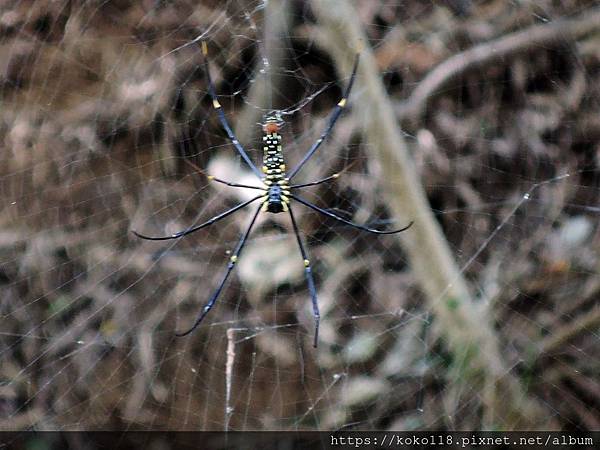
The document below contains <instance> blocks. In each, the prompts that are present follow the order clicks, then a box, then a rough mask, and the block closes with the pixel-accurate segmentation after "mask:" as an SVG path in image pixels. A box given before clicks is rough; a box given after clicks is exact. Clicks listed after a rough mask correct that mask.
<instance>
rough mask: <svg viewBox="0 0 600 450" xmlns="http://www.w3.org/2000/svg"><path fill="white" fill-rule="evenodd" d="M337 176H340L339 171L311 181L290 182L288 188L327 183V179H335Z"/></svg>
mask: <svg viewBox="0 0 600 450" xmlns="http://www.w3.org/2000/svg"><path fill="white" fill-rule="evenodd" d="M339 176H340V174H339V173H334V174H333V175H330V176H328V177H326V178H323V179H321V180H317V181H311V182H310V183H302V184H292V185H291V186H289V188H290V189H294V188H303V187H308V186H317V185H319V184H323V183H327V182H328V181H331V180H335V179H336V178H338V177H339Z"/></svg>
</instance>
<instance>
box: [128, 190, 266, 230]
mask: <svg viewBox="0 0 600 450" xmlns="http://www.w3.org/2000/svg"><path fill="white" fill-rule="evenodd" d="M261 197H263V196H262V195H258V196H256V197H254V198H251V199H250V200H248V201H245V202H243V203H240V204H239V205H236V206H234V207H233V208H231V209H228V210H227V211H225V212H222V213H221V214H217V215H216V216H215V217H213V218H212V219H209V220H207V221H206V222H204V223H201V224H200V225H197V226H195V227H192V228H188V229H187V230H182V231H179V232H177V233H175V234H172V235H171V236H146V235H144V234H141V233H138V232H137V231H135V230H131V232H132V233H133V234H135V235H136V236H137V237H139V238H142V239H146V240H148V241H166V240H168V239H178V238H180V237H183V236H187V235H188V234H192V233H193V232H194V231H198V230H200V229H201V228H205V227H208V226H210V225H212V224H213V223H215V222H217V221H219V220H221V219H224V218H225V217H227V216H229V215H230V214H233V213H234V212H236V211H238V210H240V209H242V208H244V207H246V206H248V205H249V204H250V203H252V202H255V201H256V200H258V199H259V198H261Z"/></svg>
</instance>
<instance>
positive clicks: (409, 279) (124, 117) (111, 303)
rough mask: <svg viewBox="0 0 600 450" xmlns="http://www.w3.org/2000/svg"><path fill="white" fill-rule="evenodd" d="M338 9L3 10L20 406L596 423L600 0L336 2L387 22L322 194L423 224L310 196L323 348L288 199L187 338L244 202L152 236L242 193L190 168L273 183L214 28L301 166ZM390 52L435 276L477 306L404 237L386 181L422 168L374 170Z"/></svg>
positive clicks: (0, 376) (78, 415)
mask: <svg viewBox="0 0 600 450" xmlns="http://www.w3.org/2000/svg"><path fill="white" fill-rule="evenodd" d="M317 3H319V0H315V1H313V2H304V1H294V0H288V1H271V2H268V3H267V2H263V1H251V0H250V1H238V0H227V1H186V0H181V1H172V2H171V1H170V2H166V1H158V0H152V1H151V0H139V1H133V2H130V1H120V0H119V1H113V2H102V1H95V0H89V1H75V2H73V1H70V2H66V1H64V2H63V1H50V0H48V1H28V0H20V1H2V2H1V3H0V152H1V153H0V193H1V195H0V208H1V210H0V211H1V212H0V221H1V222H0V284H1V289H0V295H1V300H0V360H1V361H2V363H1V365H0V429H3V430H23V429H39V430H114V429H119V430H121V429H128V430H163V429H173V430H330V429H347V430H352V429H357V430H362V429H391V430H421V429H447V430H455V429H461V430H465V429H467V430H468V429H504V430H507V429H518V428H535V427H538V428H539V427H544V428H546V429H556V430H561V429H562V430H587V429H599V428H600V411H599V409H600V380H599V376H598V374H599V373H600V358H599V350H598V349H599V348H600V347H599V345H598V344H599V328H600V307H599V302H598V299H599V296H600V277H598V271H599V270H600V234H599V232H598V226H597V219H598V212H599V211H600V210H599V207H598V198H599V196H600V186H599V181H600V168H599V167H598V166H599V163H600V161H599V155H600V2H598V1H583V0H563V1H551V0H542V1H535V2H534V1H516V2H506V1H500V0H488V1H483V0H482V1H469V0H453V1H443V2H442V1H433V0H429V1H412V0H402V1H400V0H392V1H378V2H373V1H357V2H343V3H344V4H345V5H346V6H347V7H350V8H352V9H353V14H354V17H356V18H358V21H359V22H360V27H361V29H362V32H363V33H365V36H366V38H365V42H364V49H363V54H362V55H361V64H362V66H361V68H360V70H359V75H358V79H357V83H356V85H355V87H354V91H353V92H352V94H351V95H350V98H349V101H348V106H349V108H348V111H347V112H345V113H344V115H343V116H342V117H341V118H340V119H339V121H338V123H337V125H336V128H335V129H334V132H333V133H332V135H331V136H330V138H329V139H328V140H327V142H325V143H324V145H323V146H322V148H321V149H320V150H319V152H318V153H317V154H315V156H314V158H312V159H311V161H310V163H309V164H307V165H306V166H305V167H304V168H303V170H302V172H300V173H299V175H298V177H297V181H302V182H307V181H312V180H316V179H319V178H322V177H326V176H328V175H330V174H331V173H334V172H336V171H340V173H341V175H340V177H339V178H338V179H337V180H335V181H333V182H331V183H327V184H323V185H320V186H316V187H313V188H307V189H306V191H305V192H304V195H305V196H306V198H308V199H310V200H311V201H312V202H314V203H316V204H318V205H319V206H321V207H323V208H327V209H331V210H332V211H335V212H337V213H338V214H341V215H343V216H344V217H347V218H348V219H351V220H353V221H355V222H358V223H362V224H368V225H369V226H372V227H377V228H399V227H401V226H403V225H405V224H406V223H408V222H409V221H410V220H415V225H413V228H411V230H408V231H406V232H405V233H403V234H402V235H401V236H396V235H394V236H374V235H368V234H364V233H360V232H359V231H357V230H354V229H352V228H349V227H346V226H343V225H341V224H339V223H337V222H335V221H332V220H329V219H327V218H324V217H323V216H320V215H318V214H316V213H314V212H312V211H310V210H307V209H306V208H303V207H302V206H301V205H298V206H297V207H296V209H295V211H296V215H297V219H298V222H299V227H300V229H301V232H302V235H303V238H304V241H305V242H306V245H307V248H308V251H309V253H310V256H311V261H312V263H313V271H314V273H315V278H316V285H317V292H318V296H319V305H320V308H321V332H320V340H319V346H318V348H317V349H314V348H313V347H312V339H313V333H314V319H313V316H312V307H311V302H310V295H309V292H308V288H307V285H306V282H305V280H304V274H303V263H302V258H301V256H300V254H299V251H298V247H297V243H296V240H295V237H294V234H293V230H292V228H291V224H290V223H289V218H288V217H287V216H286V215H283V214H280V215H266V214H265V215H262V216H260V218H259V221H258V222H257V226H256V227H255V229H254V230H253V233H252V235H251V236H250V238H249V241H248V243H247V246H246V248H245V250H244V252H243V254H242V256H241V257H240V260H239V264H238V266H237V267H236V271H235V272H234V274H233V275H232V276H231V278H230V280H229V281H228V283H227V285H226V286H225V289H224V290H223V292H222V294H221V296H220V299H219V300H218V302H217V305H216V306H215V308H214V309H213V310H212V311H211V312H210V314H209V316H207V318H206V319H205V321H204V322H203V324H202V325H201V326H200V327H199V328H198V329H197V330H196V331H195V332H194V333H193V334H190V335H189V336H187V337H184V338H177V337H175V335H174V333H175V332H176V331H181V330H184V329H186V328H188V327H189V326H191V324H192V323H193V321H194V319H195V317H196V316H197V314H198V313H199V312H200V310H201V308H202V306H203V305H204V304H205V302H206V301H207V299H208V298H209V296H210V294H211V292H212V291H213V290H214V289H215V288H216V287H217V286H218V284H219V281H220V280H221V277H222V273H223V270H224V268H225V266H226V264H227V261H228V259H229V256H230V252H231V250H232V249H233V248H234V247H235V245H236V243H237V240H238V239H239V235H240V233H242V232H243V231H244V230H245V228H246V227H247V224H248V222H249V220H250V218H251V216H250V214H251V212H252V211H253V208H249V210H243V211H240V212H238V213H236V214H235V215H233V216H231V217H230V218H227V219H225V220H223V221H221V222H219V224H218V225H214V226H212V227H209V228H207V229H205V230H202V231H199V232H197V233H195V234H192V235H190V236H187V237H185V238H183V239H181V240H177V241H163V242H149V241H144V240H141V239H139V238H136V237H135V236H134V235H133V234H132V233H131V230H136V231H138V232H141V233H144V234H148V235H165V234H172V233H174V232H176V231H179V230H182V229H185V228H187V227H189V226H191V225H193V224H197V223H200V222H202V221H204V220H207V219H208V218H210V217H212V216H213V215H215V214H218V213H219V212H221V211H223V210H225V209H227V208H228V207H231V206H233V205H235V204H237V203H239V202H241V201H243V200H244V199H247V198H248V197H247V195H248V193H247V192H246V191H244V190H239V189H234V188H231V187H227V186H222V185H219V184H215V183H210V182H209V181H208V180H207V178H206V176H205V175H204V174H203V173H200V172H199V171H198V170H197V169H196V168H195V167H194V166H197V167H199V168H201V170H202V171H204V172H206V173H211V174H214V175H217V176H219V177H221V178H224V179H227V180H230V181H237V182H244V183H254V182H255V181H254V180H253V179H252V174H251V173H250V172H249V171H248V169H247V167H246V166H245V165H244V163H243V161H242V160H241V159H240V158H239V157H238V155H237V153H236V152H235V149H234V148H233V146H232V145H231V144H230V143H229V141H227V139H226V135H225V133H224V131H223V130H222V128H221V126H220V124H219V122H218V119H217V116H216V114H215V113H214V110H213V108H212V102H211V99H210V97H209V96H208V93H207V78H206V74H205V71H204V68H203V57H202V53H201V51H200V48H199V43H200V41H201V40H204V41H206V42H207V44H208V53H209V61H210V70H211V74H212V77H213V79H214V80H215V84H216V90H217V93H218V96H219V101H220V102H221V104H222V105H223V108H224V111H225V114H226V116H227V118H228V119H229V121H230V123H231V124H232V127H233V128H234V130H235V132H236V133H237V135H238V138H239V140H240V141H241V142H242V143H243V144H244V146H245V147H246V149H248V153H249V154H250V156H251V157H252V158H253V159H254V161H256V162H257V163H259V162H260V161H261V158H262V154H261V148H262V144H261V142H262V141H261V134H260V133H261V128H260V125H259V123H260V121H261V117H262V114H263V113H264V112H265V111H266V110H268V109H272V108H282V109H288V110H290V111H292V112H293V114H291V115H289V116H286V117H285V118H286V125H285V127H284V128H283V130H282V135H283V140H284V154H285V157H286V159H287V161H288V167H292V166H294V165H295V163H297V162H298V161H300V159H301V157H302V156H303V155H304V153H305V152H306V150H307V149H308V148H309V147H310V145H311V144H312V143H313V142H314V141H315V140H316V139H317V138H318V137H319V135H320V134H321V132H322V130H323V129H324V127H325V126H326V122H327V117H328V114H329V112H330V111H331V110H332V109H333V108H334V107H335V105H336V104H337V102H338V101H339V99H340V97H341V95H342V89H343V88H344V87H345V86H346V84H347V83H348V80H349V75H350V71H349V70H348V69H347V68H346V67H344V68H342V67H339V65H338V64H337V63H336V61H337V59H336V58H337V57H338V56H339V55H336V54H333V53H332V50H331V48H330V47H328V45H327V43H326V42H324V38H323V36H324V34H325V33H326V32H328V31H331V29H328V28H327V27H330V25H328V24H327V23H326V22H324V21H323V18H322V13H320V12H319V10H318V7H316V6H315V4H317ZM317 6H318V5H317ZM349 45H350V44H349ZM352 51H355V49H351V52H352ZM369 70H370V71H371V72H376V73H377V74H378V76H380V79H381V82H382V83H383V86H384V88H385V92H386V98H385V101H386V102H391V106H392V109H391V111H392V112H393V117H391V119H392V123H393V124H395V126H398V127H400V129H401V130H402V134H401V137H402V139H403V140H404V141H405V142H404V143H401V142H398V147H399V150H398V151H400V147H406V149H407V151H408V154H409V155H410V158H411V160H412V161H413V164H414V170H413V172H414V175H416V176H417V178H418V183H417V184H418V186H416V187H418V189H419V190H422V191H423V193H424V194H425V197H424V198H425V199H426V202H425V203H422V204H421V208H424V209H425V210H426V211H427V212H428V214H430V215H431V216H432V223H434V225H435V226H437V227H439V229H440V230H441V232H442V233H443V234H442V236H443V240H444V245H445V246H446V247H447V249H448V250H449V252H450V254H451V256H452V259H453V263H454V264H455V273H456V275H455V276H454V278H453V277H451V278H450V279H447V280H446V281H444V283H447V286H448V288H450V287H451V286H453V285H454V284H455V283H459V281H460V283H464V284H465V286H466V287H467V289H468V295H469V297H470V298H469V299H468V301H467V300H466V299H465V301H464V302H462V301H461V299H459V300H457V299H452V298H446V297H445V296H444V293H443V292H440V294H439V296H437V297H436V296H433V297H432V296H431V295H428V294H426V293H425V291H424V289H423V285H424V280H423V278H427V275H425V276H424V275H423V272H422V271H421V272H420V273H419V272H417V271H416V270H414V269H413V266H414V264H413V265H411V261H413V259H411V258H413V257H412V256H410V257H409V255H408V254H407V253H406V249H405V247H404V245H403V242H405V243H406V242H410V241H412V242H414V241H415V239H417V236H419V233H422V232H423V230H424V229H426V227H425V225H424V223H425V222H424V221H425V220H426V219H422V218H421V217H411V216H409V215H408V214H406V215H405V216H403V217H397V214H395V213H394V211H390V208H389V206H390V203H391V202H392V201H393V199H391V198H390V197H389V194H386V192H388V191H386V190H384V189H383V188H382V183H383V182H387V183H392V184H393V183H400V181H401V179H404V178H403V177H404V175H403V174H402V173H398V179H397V180H393V179H392V180H390V179H389V178H390V177H387V179H386V180H383V178H384V177H383V176H382V173H383V172H384V169H385V167H382V163H381V161H380V160H379V159H378V157H377V155H378V152H377V151H376V150H378V147H377V148H375V146H374V144H373V143H372V141H370V140H369V139H368V138H365V137H364V136H365V133H364V129H363V128H364V127H363V125H364V122H363V118H362V117H364V116H363V115H361V113H364V110H365V107H366V105H367V104H368V103H369V101H374V99H373V97H372V96H370V95H368V87H367V86H366V85H365V83H364V82H363V81H361V80H363V74H364V73H366V71H369ZM363 71H365V72H363ZM375 100H376V101H379V100H377V99H375ZM382 101H383V100H382ZM411 233H414V234H411ZM403 240H404V241H403ZM430 270H431V273H430V274H429V275H430V276H431V277H432V278H436V277H437V276H438V274H437V273H436V270H437V268H436V267H431V268H430ZM459 278H460V280H459ZM442 279H443V277H442ZM441 300H443V303H444V305H443V306H440V303H441ZM459 302H460V306H457V305H459ZM443 308H446V310H447V311H453V310H459V311H462V314H464V317H466V319H464V320H463V318H462V316H460V317H459V316H456V315H452V313H451V314H450V316H449V318H444V315H443V314H441V313H440V312H441V311H444V309H443ZM465 342H468V343H469V345H467V346H466V347H464V352H461V351H457V350H456V349H457V348H462V346H463V344H464V343H465ZM488 348H492V349H494V350H493V352H491V353H490V352H488V351H487V350H485V349H488ZM490 355H491V356H490ZM485 358H488V359H485ZM490 360H491V361H492V364H491V365H490V364H488V362H489V361H490ZM486 361H487V362H486ZM506 386H509V388H507V387H506ZM506 411H509V412H510V413H508V412H506ZM505 412H506V413H505ZM524 417H526V419H524Z"/></svg>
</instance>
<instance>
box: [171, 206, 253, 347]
mask: <svg viewBox="0 0 600 450" xmlns="http://www.w3.org/2000/svg"><path fill="white" fill-rule="evenodd" d="M261 206H262V205H261ZM261 206H259V207H258V209H257V210H256V212H255V213H254V216H253V217H252V220H251V221H250V225H248V228H247V229H246V231H245V232H244V234H243V235H242V237H241V238H240V240H239V242H238V244H237V247H236V248H235V250H234V252H233V255H231V258H229V263H228V264H227V270H226V271H225V274H224V275H223V279H222V280H221V283H220V284H219V287H218V288H217V289H216V290H215V291H214V292H213V294H212V296H211V297H210V300H208V302H207V303H206V305H204V308H202V311H201V312H200V315H199V316H198V318H197V319H196V321H195V322H194V325H192V327H191V328H190V329H188V330H187V331H184V332H182V333H175V335H176V336H178V337H182V336H187V335H188V334H190V333H191V332H192V331H194V330H195V329H196V328H197V327H198V325H200V322H202V320H203V319H204V317H205V316H206V315H207V314H208V313H209V311H210V310H211V309H212V307H213V306H214V305H215V303H216V301H217V299H218V298H219V295H220V294H221V291H222V290H223V287H224V286H225V282H226V281H227V278H228V277H229V274H230V273H231V271H232V270H233V268H234V267H235V263H236V262H237V260H238V257H239V256H240V253H241V252H242V248H243V247H244V244H245V243H246V239H248V235H249V234H250V231H251V230H252V227H253V226H254V222H256V218H257V217H258V213H259V212H260V209H261Z"/></svg>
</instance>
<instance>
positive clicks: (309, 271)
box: [288, 205, 321, 348]
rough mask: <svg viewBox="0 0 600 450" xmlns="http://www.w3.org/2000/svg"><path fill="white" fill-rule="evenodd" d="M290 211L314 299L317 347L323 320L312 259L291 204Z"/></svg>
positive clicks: (315, 341) (314, 345) (312, 298)
mask: <svg viewBox="0 0 600 450" xmlns="http://www.w3.org/2000/svg"><path fill="white" fill-rule="evenodd" d="M288 211H289V213H290V217H291V219H292V226H293V227H294V234H295V235H296V240H297V241H298V246H299V247H300V253H301V254H302V259H303V260H304V274H305V275H306V281H307V282H308V290H309V291H310V297H311V300H312V307H313V317H314V318H315V339H314V341H313V347H315V348H317V344H318V342H319V321H320V320H321V315H320V314H319V303H318V302H317V290H316V289H315V280H314V279H313V275H312V270H311V269H310V260H309V259H308V254H307V252H306V249H305V248H304V244H302V238H301V237H300V231H299V230H298V224H297V223H296V219H295V217H294V213H293V212H292V207H291V205H288Z"/></svg>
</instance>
